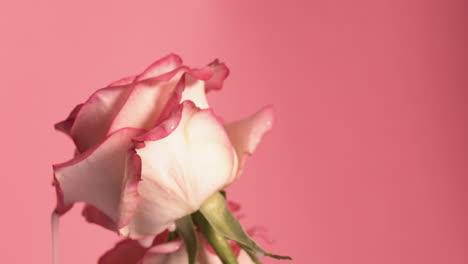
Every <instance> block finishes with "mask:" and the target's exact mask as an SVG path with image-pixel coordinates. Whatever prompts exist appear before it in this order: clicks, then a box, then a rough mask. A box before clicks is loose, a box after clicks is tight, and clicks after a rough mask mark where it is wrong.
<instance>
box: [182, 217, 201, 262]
mask: <svg viewBox="0 0 468 264" xmlns="http://www.w3.org/2000/svg"><path fill="white" fill-rule="evenodd" d="M176 226H177V233H178V234H179V236H180V237H181V238H182V240H184V243H185V249H186V250H187V253H188V258H189V264H197V263H198V248H199V242H198V236H197V231H195V226H194V225H193V222H192V218H191V217H190V215H187V216H184V217H182V218H181V219H179V220H177V221H176Z"/></svg>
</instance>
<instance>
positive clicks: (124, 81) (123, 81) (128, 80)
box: [107, 75, 137, 87]
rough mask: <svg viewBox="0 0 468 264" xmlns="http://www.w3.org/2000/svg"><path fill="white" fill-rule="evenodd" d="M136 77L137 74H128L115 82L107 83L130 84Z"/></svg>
mask: <svg viewBox="0 0 468 264" xmlns="http://www.w3.org/2000/svg"><path fill="white" fill-rule="evenodd" d="M136 78H137V76H135V75H132V76H127V77H124V78H122V79H120V80H117V81H115V82H112V83H110V84H109V85H107V87H112V86H124V85H129V84H131V83H132V82H134V81H135V79H136Z"/></svg>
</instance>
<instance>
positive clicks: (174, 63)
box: [136, 53, 182, 81]
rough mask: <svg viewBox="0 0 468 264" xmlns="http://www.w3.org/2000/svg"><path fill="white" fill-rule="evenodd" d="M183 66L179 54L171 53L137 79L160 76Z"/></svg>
mask: <svg viewBox="0 0 468 264" xmlns="http://www.w3.org/2000/svg"><path fill="white" fill-rule="evenodd" d="M180 66H182V59H181V58H180V57H179V55H177V54H174V53H171V54H169V55H167V56H165V57H163V58H161V59H159V60H157V61H155V62H153V63H152V64H151V65H150V66H149V67H148V68H146V70H144V71H143V73H142V74H140V75H139V76H138V77H137V79H136V80H137V81H140V80H144V79H149V78H154V77H158V76H160V75H163V74H165V73H168V72H170V71H173V70H175V69H177V68H178V67H180Z"/></svg>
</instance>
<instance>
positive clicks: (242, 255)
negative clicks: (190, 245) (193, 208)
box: [140, 235, 254, 264]
mask: <svg viewBox="0 0 468 264" xmlns="http://www.w3.org/2000/svg"><path fill="white" fill-rule="evenodd" d="M199 238H200V240H201V241H202V242H203V243H202V244H201V245H203V246H202V247H201V248H200V251H199V254H198V263H200V264H222V262H221V260H220V259H219V257H218V256H217V255H216V254H213V253H212V252H210V249H209V247H207V245H208V244H207V243H206V241H205V240H204V239H203V236H202V235H199ZM236 256H237V259H238V263H239V264H254V262H253V261H252V260H251V259H250V257H249V256H248V254H247V253H246V252H245V251H244V250H240V249H239V251H238V252H236ZM140 263H141V264H182V263H188V256H187V250H186V249H185V246H182V247H181V248H180V249H178V250H177V251H175V252H173V253H169V254H164V253H154V252H152V251H151V250H150V251H148V253H147V254H146V255H145V257H144V258H143V260H142V261H141V262H140Z"/></svg>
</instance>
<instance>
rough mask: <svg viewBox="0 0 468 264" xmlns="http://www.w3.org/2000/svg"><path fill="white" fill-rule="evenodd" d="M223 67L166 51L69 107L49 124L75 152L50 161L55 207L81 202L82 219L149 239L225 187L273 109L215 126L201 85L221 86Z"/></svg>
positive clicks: (147, 242) (59, 210) (206, 87)
mask: <svg viewBox="0 0 468 264" xmlns="http://www.w3.org/2000/svg"><path fill="white" fill-rule="evenodd" d="M228 73H229V71H228V68H227V67H226V66H225V65H224V64H223V63H219V62H218V61H217V60H216V61H214V62H212V63H210V64H209V65H208V66H206V67H204V68H202V69H193V68H189V67H187V66H183V65H182V60H181V59H180V58H179V57H178V56H177V55H173V54H172V55H169V56H167V57H165V58H163V59H160V60H158V61H156V62H155V63H153V64H152V65H151V66H149V67H148V68H147V69H146V70H145V71H144V72H143V73H142V74H140V75H137V76H132V77H127V78H124V79H121V80H119V81H117V82H114V83H112V84H111V85H109V86H108V87H106V88H103V89H100V90H98V91H96V92H95V93H94V94H93V95H92V96H91V97H90V98H89V99H88V100H87V101H86V102H85V103H83V104H80V105H78V106H77V107H75V109H74V110H73V111H72V112H71V113H70V115H69V117H68V118H67V119H66V120H65V121H62V122H60V123H58V124H57V125H56V128H57V129H58V130H60V131H62V132H64V133H66V134H67V135H69V136H70V137H71V138H72V139H73V142H74V143H75V146H76V149H77V151H76V155H75V157H74V158H73V159H72V160H70V161H68V162H65V163H62V164H58V165H54V185H55V187H56V192H57V198H58V199H57V206H56V209H55V212H56V213H57V214H60V215H62V214H64V213H65V212H67V211H68V210H69V209H70V208H71V207H72V206H73V204H74V203H75V202H85V203H86V204H87V206H86V207H85V209H84V211H83V214H84V215H85V217H86V219H87V220H88V221H90V222H93V223H96V224H99V225H101V226H104V227H106V228H108V229H112V230H118V231H119V232H120V233H121V234H123V235H125V236H128V237H130V238H132V239H138V240H140V242H141V243H142V244H144V245H146V246H149V245H151V243H152V241H153V239H154V237H155V236H156V235H157V234H159V233H161V232H162V231H164V230H165V229H171V230H172V229H173V228H174V222H175V221H176V220H177V219H179V218H181V217H183V216H186V215H189V214H191V213H193V212H195V211H197V210H198V209H199V207H200V205H201V204H202V203H203V202H204V201H205V200H206V199H207V198H208V197H210V196H211V195H212V194H214V193H215V192H217V191H219V190H221V189H222V188H224V187H226V186H228V185H229V184H231V183H232V182H233V181H234V180H235V179H236V178H237V177H238V176H239V174H240V172H241V171H242V167H243V165H244V163H245V160H246V157H248V156H249V155H250V154H251V153H252V152H253V151H254V150H255V148H256V146H257V144H258V143H259V141H260V139H261V138H262V136H263V134H264V133H265V132H267V131H268V130H269V129H270V128H271V125H272V120H273V113H272V109H271V108H270V107H266V108H263V109H262V110H260V111H259V112H257V113H256V114H254V115H252V116H250V117H248V118H246V119H244V120H241V121H237V122H234V123H229V124H222V123H221V121H220V120H219V118H217V117H216V115H215V114H214V112H213V110H212V109H211V108H210V107H209V105H208V102H207V99H206V92H209V91H211V90H219V89H221V88H222V86H223V82H224V80H225V78H226V77H227V76H228Z"/></svg>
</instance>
